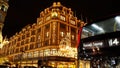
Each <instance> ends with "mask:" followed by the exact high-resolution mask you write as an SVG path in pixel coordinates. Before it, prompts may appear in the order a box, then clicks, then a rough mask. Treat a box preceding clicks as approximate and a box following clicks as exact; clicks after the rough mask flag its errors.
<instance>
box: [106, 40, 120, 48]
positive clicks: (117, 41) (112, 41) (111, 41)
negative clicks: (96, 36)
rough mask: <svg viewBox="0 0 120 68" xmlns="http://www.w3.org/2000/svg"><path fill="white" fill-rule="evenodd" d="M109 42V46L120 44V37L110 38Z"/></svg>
mask: <svg viewBox="0 0 120 68" xmlns="http://www.w3.org/2000/svg"><path fill="white" fill-rule="evenodd" d="M108 43H109V46H118V45H120V40H119V39H118V38H114V39H109V40H108Z"/></svg>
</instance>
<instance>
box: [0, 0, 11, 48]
mask: <svg viewBox="0 0 120 68" xmlns="http://www.w3.org/2000/svg"><path fill="white" fill-rule="evenodd" d="M8 7H9V5H8V1H7V0H0V48H2V46H3V45H2V44H3V41H4V40H3V36H2V28H3V26H4V20H5V17H6V14H7V10H8Z"/></svg>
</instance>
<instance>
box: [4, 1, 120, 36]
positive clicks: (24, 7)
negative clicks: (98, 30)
mask: <svg viewBox="0 0 120 68" xmlns="http://www.w3.org/2000/svg"><path fill="white" fill-rule="evenodd" d="M58 1H59V2H61V4H62V5H63V6H66V7H67V8H71V9H72V11H73V12H75V13H76V16H77V17H78V18H79V19H80V18H81V14H82V15H83V19H84V21H85V18H86V17H87V20H88V22H89V23H90V22H94V21H96V20H100V19H103V18H106V17H109V16H113V15H116V14H120V2H117V1H116V0H9V9H8V13H7V16H6V19H5V22H4V28H3V36H6V35H7V37H8V38H9V37H11V36H13V35H14V34H15V33H16V32H19V31H20V30H21V29H22V28H23V27H24V26H26V25H27V24H32V23H36V20H37V17H39V13H40V12H41V11H43V10H44V9H46V8H47V7H50V6H52V4H53V2H58Z"/></svg>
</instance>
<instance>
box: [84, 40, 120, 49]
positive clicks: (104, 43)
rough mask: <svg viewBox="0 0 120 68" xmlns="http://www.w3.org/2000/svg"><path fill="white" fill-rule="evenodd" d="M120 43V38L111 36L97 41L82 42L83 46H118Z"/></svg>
mask: <svg viewBox="0 0 120 68" xmlns="http://www.w3.org/2000/svg"><path fill="white" fill-rule="evenodd" d="M119 45H120V38H111V39H105V40H99V41H91V42H84V43H83V47H85V48H89V47H108V46H109V47H111V46H119Z"/></svg>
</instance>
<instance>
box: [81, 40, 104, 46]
mask: <svg viewBox="0 0 120 68" xmlns="http://www.w3.org/2000/svg"><path fill="white" fill-rule="evenodd" d="M103 43H104V42H103V41H95V42H90V43H83V47H94V46H95V47H103Z"/></svg>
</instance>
